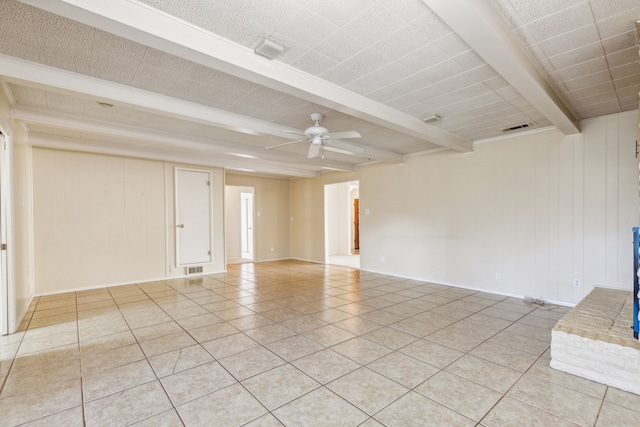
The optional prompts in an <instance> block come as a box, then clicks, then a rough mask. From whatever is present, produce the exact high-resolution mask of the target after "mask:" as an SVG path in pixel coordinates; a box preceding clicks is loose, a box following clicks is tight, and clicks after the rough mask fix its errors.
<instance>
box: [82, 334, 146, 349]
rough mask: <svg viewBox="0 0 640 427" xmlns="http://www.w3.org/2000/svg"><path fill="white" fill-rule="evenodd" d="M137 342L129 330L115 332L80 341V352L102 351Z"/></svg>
mask: <svg viewBox="0 0 640 427" xmlns="http://www.w3.org/2000/svg"><path fill="white" fill-rule="evenodd" d="M135 343H137V341H136V338H135V337H134V336H133V334H132V333H131V331H128V330H127V331H123V332H116V333H115V334H111V335H104V336H101V337H97V338H92V339H87V340H82V341H80V353H81V354H82V355H86V354H91V353H103V352H105V351H107V350H112V349H114V348H118V347H124V346H126V345H131V344H135Z"/></svg>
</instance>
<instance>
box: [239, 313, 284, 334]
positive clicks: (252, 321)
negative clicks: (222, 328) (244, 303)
mask: <svg viewBox="0 0 640 427" xmlns="http://www.w3.org/2000/svg"><path fill="white" fill-rule="evenodd" d="M228 323H229V325H231V326H233V327H234V328H236V329H237V330H239V331H243V332H244V331H248V330H251V329H255V328H259V327H261V326H268V325H273V324H274V323H275V322H274V321H273V320H271V319H267V318H266V317H264V316H263V315H261V314H252V315H250V316H244V317H240V318H239V319H233V320H230V321H229V322H228Z"/></svg>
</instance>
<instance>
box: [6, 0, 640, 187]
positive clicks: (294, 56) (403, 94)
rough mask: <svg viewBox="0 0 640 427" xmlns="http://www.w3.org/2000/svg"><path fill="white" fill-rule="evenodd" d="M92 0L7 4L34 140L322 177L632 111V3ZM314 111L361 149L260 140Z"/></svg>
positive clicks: (10, 83) (12, 59)
mask: <svg viewBox="0 0 640 427" xmlns="http://www.w3.org/2000/svg"><path fill="white" fill-rule="evenodd" d="M100 3H102V2H94V1H89V0H51V1H48V2H40V1H36V0H24V1H18V0H0V8H1V10H2V13H1V14H0V27H1V28H2V31H1V32H0V54H2V56H1V57H0V81H3V82H4V83H3V87H4V89H5V91H6V92H7V93H8V94H9V96H10V97H11V99H12V101H13V103H14V108H15V111H14V116H15V117H16V119H17V120H19V121H22V122H24V123H25V124H26V126H27V127H28V130H29V132H30V133H29V135H30V139H31V142H32V143H33V144H37V145H45V146H53V147H67V148H70V149H91V150H94V151H104V152H118V153H127V152H129V153H130V154H131V155H139V156H147V157H152V158H175V159H177V160H181V161H189V160H190V159H191V160H192V161H195V160H197V161H198V162H199V163H202V164H211V165H215V166H223V167H229V168H235V169H247V170H252V171H256V172H257V173H265V174H270V175H279V176H313V175H314V174H317V173H319V172H322V171H324V170H335V169H338V170H353V168H354V167H356V166H357V165H359V164H363V163H368V162H370V161H392V162H402V159H403V158H404V156H407V155H412V154H418V153H423V152H429V151H432V150H437V149H442V148H448V149H450V148H453V149H456V150H458V151H468V150H470V149H472V142H473V141H477V140H480V139H485V138H490V137H495V136H500V135H503V129H505V128H509V127H512V126H517V125H521V124H525V123H526V124H528V125H529V127H528V128H527V129H532V128H533V129H535V128H542V127H548V126H553V125H556V126H558V127H559V128H561V129H563V131H565V133H566V132H577V131H578V124H577V123H578V122H579V120H581V119H584V118H589V117H594V116H600V115H605V114H611V113H615V112H620V111H626V110H632V109H637V108H638V92H639V90H640V65H639V62H638V40H637V35H636V25H635V21H636V20H637V19H640V2H639V1H638V0H633V1H629V0H589V1H579V0H548V1H529V0H467V1H465V0H449V1H448V2H442V1H439V0H425V1H421V0H394V1H392V2H390V1H382V0H379V1H375V0H350V1H345V0H332V1H322V2H318V1H307V0H270V1H251V0H217V1H213V0H211V1H206V2H205V1H199V0H141V1H133V0H111V1H110V2H108V3H109V4H108V5H106V6H105V3H103V4H102V5H101V4H100ZM445 3H446V4H445ZM461 6H462V7H461ZM40 7H43V8H46V9H47V10H43V9H40ZM136 19H137V21H136ZM141 23H143V24H141ZM267 36H268V37H271V38H273V39H276V40H278V41H280V42H282V43H283V44H284V45H285V46H286V47H287V50H286V51H285V52H284V53H283V54H282V55H281V56H279V57H278V58H277V59H276V60H273V61H270V60H268V59H266V58H263V57H261V56H258V55H255V54H254V53H253V49H254V48H255V47H256V46H257V44H258V43H259V42H260V41H261V40H262V39H264V38H265V37H267ZM523 70H524V71H523ZM532 82H533V83H532ZM541 94H542V95H541ZM97 101H105V102H109V103H111V104H113V105H114V107H113V108H108V109H107V108H102V107H100V106H98V105H97V103H96V102H97ZM313 112H321V113H324V114H325V119H324V120H323V122H322V124H323V126H325V127H327V128H329V129H330V130H331V131H336V132H338V131H346V130H356V131H357V132H359V133H360V134H361V135H362V137H361V138H359V139H353V140H348V141H345V142H349V143H353V144H356V145H358V146H359V147H361V148H363V149H364V152H363V153H361V154H355V155H349V154H344V153H337V152H333V151H328V150H327V151H325V152H324V158H317V159H307V158H306V153H307V150H308V143H306V142H299V143H295V144H291V145H285V146H282V147H278V148H274V149H269V150H267V149H266V147H270V146H272V145H277V144H280V143H283V142H286V141H288V140H290V139H291V138H290V134H287V133H284V132H283V131H284V130H289V131H298V132H299V131H301V130H303V129H305V128H306V127H308V126H310V125H311V124H312V122H311V120H310V118H309V115H310V114H311V113H313ZM433 114H438V115H439V116H441V117H442V118H441V120H439V121H436V122H431V123H430V124H424V123H423V122H422V119H423V118H424V117H427V116H431V115H433ZM567 129H568V130H567ZM514 132H517V131H514ZM87 147H89V148H87ZM127 150H129V151H127ZM238 154H240V155H243V156H238ZM247 156H252V158H248V157H247ZM253 157H255V158H253Z"/></svg>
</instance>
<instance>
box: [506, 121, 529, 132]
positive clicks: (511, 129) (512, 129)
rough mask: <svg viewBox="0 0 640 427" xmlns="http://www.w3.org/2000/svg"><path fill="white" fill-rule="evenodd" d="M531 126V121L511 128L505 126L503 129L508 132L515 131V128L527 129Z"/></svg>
mask: <svg viewBox="0 0 640 427" xmlns="http://www.w3.org/2000/svg"><path fill="white" fill-rule="evenodd" d="M529 126H531V123H524V124H521V125H518V126H511V127H510V128H504V129H502V132H503V133H507V132H513V131H514V130H519V129H526V128H528V127H529Z"/></svg>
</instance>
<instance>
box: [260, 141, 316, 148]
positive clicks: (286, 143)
mask: <svg viewBox="0 0 640 427" xmlns="http://www.w3.org/2000/svg"><path fill="white" fill-rule="evenodd" d="M296 142H306V141H287V142H283V143H282V144H276V145H270V146H268V147H264V148H265V149H267V150H270V149H272V148H277V147H284V146H285V145H291V144H295V143H296Z"/></svg>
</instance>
